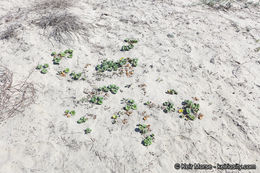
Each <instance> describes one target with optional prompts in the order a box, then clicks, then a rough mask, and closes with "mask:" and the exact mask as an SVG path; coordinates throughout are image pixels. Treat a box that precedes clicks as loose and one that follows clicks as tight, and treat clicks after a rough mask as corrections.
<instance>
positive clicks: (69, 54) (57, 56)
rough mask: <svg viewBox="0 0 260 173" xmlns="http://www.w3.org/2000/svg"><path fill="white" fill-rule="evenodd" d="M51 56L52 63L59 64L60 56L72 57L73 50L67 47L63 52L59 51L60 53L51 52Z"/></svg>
mask: <svg viewBox="0 0 260 173" xmlns="http://www.w3.org/2000/svg"><path fill="white" fill-rule="evenodd" d="M51 56H53V60H52V61H53V64H57V65H59V64H60V61H61V59H62V58H64V57H67V58H72V56H73V50H71V49H67V50H65V51H64V52H60V53H58V54H57V53H56V52H52V53H51Z"/></svg>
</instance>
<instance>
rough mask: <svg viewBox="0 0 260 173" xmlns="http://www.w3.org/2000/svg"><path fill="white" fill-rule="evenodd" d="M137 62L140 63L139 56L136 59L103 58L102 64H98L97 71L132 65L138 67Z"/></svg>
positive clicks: (115, 69) (114, 69)
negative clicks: (116, 59)
mask: <svg viewBox="0 0 260 173" xmlns="http://www.w3.org/2000/svg"><path fill="white" fill-rule="evenodd" d="M128 64H129V65H128ZM137 64H138V59H137V58H134V59H132V58H120V59H119V60H118V61H108V60H103V61H102V62H101V64H100V65H97V66H96V71H98V72H105V71H110V72H111V71H117V70H118V69H121V68H122V67H128V68H130V65H131V66H132V67H136V66H137Z"/></svg>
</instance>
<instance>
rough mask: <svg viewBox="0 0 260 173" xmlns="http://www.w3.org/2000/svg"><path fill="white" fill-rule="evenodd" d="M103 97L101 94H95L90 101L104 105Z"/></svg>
mask: <svg viewBox="0 0 260 173" xmlns="http://www.w3.org/2000/svg"><path fill="white" fill-rule="evenodd" d="M103 99H104V98H103V97H99V96H93V97H92V98H91V99H90V102H91V103H94V104H98V105H102V104H103Z"/></svg>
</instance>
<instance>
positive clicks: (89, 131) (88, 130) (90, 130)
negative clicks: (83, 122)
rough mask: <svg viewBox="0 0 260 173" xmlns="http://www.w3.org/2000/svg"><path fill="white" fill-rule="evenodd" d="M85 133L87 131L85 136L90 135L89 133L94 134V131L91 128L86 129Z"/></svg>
mask: <svg viewBox="0 0 260 173" xmlns="http://www.w3.org/2000/svg"><path fill="white" fill-rule="evenodd" d="M84 131H85V134H89V133H91V132H92V129H91V128H86V129H85V130H84Z"/></svg>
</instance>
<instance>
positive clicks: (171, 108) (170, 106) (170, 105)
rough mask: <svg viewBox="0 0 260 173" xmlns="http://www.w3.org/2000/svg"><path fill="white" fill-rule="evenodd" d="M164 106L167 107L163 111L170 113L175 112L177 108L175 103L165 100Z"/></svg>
mask: <svg viewBox="0 0 260 173" xmlns="http://www.w3.org/2000/svg"><path fill="white" fill-rule="evenodd" d="M163 106H164V107H165V108H164V110H163V112H165V113H169V112H174V111H175V108H174V104H173V103H171V102H164V103H163Z"/></svg>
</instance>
